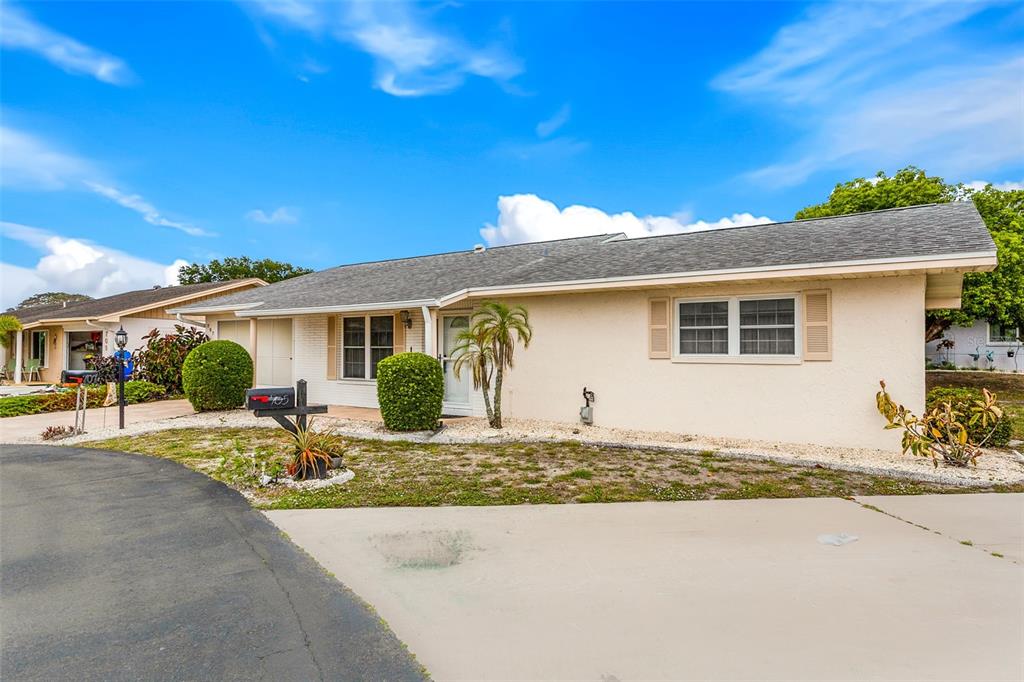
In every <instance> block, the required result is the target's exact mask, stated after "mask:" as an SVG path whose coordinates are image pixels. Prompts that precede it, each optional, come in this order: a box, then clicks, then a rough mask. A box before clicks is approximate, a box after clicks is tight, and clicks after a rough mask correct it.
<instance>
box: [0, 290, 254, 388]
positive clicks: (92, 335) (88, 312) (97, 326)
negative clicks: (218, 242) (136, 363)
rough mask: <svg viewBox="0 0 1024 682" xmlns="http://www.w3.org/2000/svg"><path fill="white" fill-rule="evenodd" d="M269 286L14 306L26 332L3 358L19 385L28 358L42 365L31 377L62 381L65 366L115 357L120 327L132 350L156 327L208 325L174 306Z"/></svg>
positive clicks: (155, 292)
mask: <svg viewBox="0 0 1024 682" xmlns="http://www.w3.org/2000/svg"><path fill="white" fill-rule="evenodd" d="M265 285H266V282H264V281H263V280H261V279H256V278H249V279H238V280H232V281H230V282H204V283H202V284H186V285H183V286H169V287H153V288H151V289H140V290H139V291H129V292H126V293H123V294H116V295H114V296H106V297H104V298H97V299H93V300H90V301H80V302H78V303H68V304H66V305H62V304H55V305H45V306H38V307H34V308H25V309H22V310H13V311H10V314H11V315H14V316H15V317H17V318H18V321H19V322H21V325H22V332H21V333H20V334H14V337H15V338H14V342H13V343H11V344H10V351H8V352H9V354H10V356H11V357H4V358H3V362H4V364H5V365H6V364H7V363H9V362H10V360H11V359H13V360H14V365H15V366H14V373H13V377H12V378H13V379H14V381H15V383H20V382H21V380H22V378H23V377H22V371H23V369H24V368H25V366H26V365H27V364H28V362H29V361H33V364H34V363H35V362H38V363H39V366H40V371H39V376H38V377H36V376H32V377H31V379H32V380H37V379H38V380H39V381H43V382H57V381H60V375H61V372H62V371H63V370H65V369H86V363H85V359H86V357H88V356H91V355H94V354H97V353H99V354H101V355H110V354H112V353H113V352H114V351H115V350H117V348H116V347H115V345H114V332H116V331H117V330H118V329H119V328H121V327H124V330H125V331H126V332H127V333H128V345H127V349H128V350H132V351H133V350H135V349H137V348H139V347H141V346H142V345H143V344H144V341H143V338H142V337H143V336H145V335H146V334H148V333H149V332H150V331H152V330H153V329H157V330H159V331H160V332H161V333H165V332H169V331H173V330H174V326H175V325H178V324H182V325H184V326H186V327H188V326H192V327H199V328H201V327H203V324H204V321H203V320H202V318H185V316H178V315H175V314H172V313H170V312H168V310H167V309H168V308H169V307H172V306H180V305H185V304H198V303H201V302H203V301H205V300H207V299H210V298H218V297H220V296H223V295H225V294H230V293H238V292H242V291H246V290H250V289H253V288H255V287H260V286H265ZM25 378H26V379H28V378H29V377H25Z"/></svg>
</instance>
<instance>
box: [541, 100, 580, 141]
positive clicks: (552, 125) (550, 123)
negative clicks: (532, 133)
mask: <svg viewBox="0 0 1024 682" xmlns="http://www.w3.org/2000/svg"><path fill="white" fill-rule="evenodd" d="M571 115H572V108H571V107H570V106H569V105H568V104H563V105H562V108H561V109H559V110H558V111H556V112H555V114H554V115H553V116H552V117H551V118H549V119H545V120H543V121H541V122H540V123H538V124H537V136H538V137H548V136H549V135H551V134H553V133H554V132H555V131H557V130H558V129H559V128H561V127H562V126H564V125H565V124H566V123H568V122H569V116H571Z"/></svg>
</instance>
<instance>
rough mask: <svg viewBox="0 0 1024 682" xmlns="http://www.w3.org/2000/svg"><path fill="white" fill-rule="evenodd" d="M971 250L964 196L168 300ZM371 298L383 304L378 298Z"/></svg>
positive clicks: (430, 259)
mask: <svg viewBox="0 0 1024 682" xmlns="http://www.w3.org/2000/svg"><path fill="white" fill-rule="evenodd" d="M972 257H973V258H981V259H983V260H984V262H983V263H981V264H980V266H979V267H983V268H987V269H990V268H991V267H992V266H994V265H995V244H994V243H993V241H992V238H991V236H990V235H989V232H988V229H987V228H986V227H985V224H984V222H983V221H982V219H981V216H980V215H979V214H978V211H977V209H976V208H975V207H974V205H973V204H972V203H970V202H958V203H949V204H929V205H925V206H914V207H908V208H899V209H888V210H882V211H873V212H870V213H857V214H851V215H843V216H835V217H829V218H816V219H810V220H798V221H790V222H784V223H769V224H765V225H752V226H747V227H736V228H726V229H718V230H707V231H701V232H686V233H681V234H672V235H663V236H652V237H642V238H635V239H628V238H626V237H625V235H621V234H619V235H600V236H592V237H580V238H575V239H563V240H556V241H549V242H533V243H527V244H516V245H512V246H501V247H494V248H490V249H486V250H484V251H482V252H477V251H457V252H452V253H441V254H436V255H430V256H419V257H415V258H399V259H395V260H386V261H377V262H370V263H358V264H354V265H343V266H340V267H336V268H331V269H328V270H323V271H321V272H316V273H312V274H309V275H304V276H302V277H296V278H294V279H289V280H285V281H283V282H278V283H276V284H272V285H270V286H267V287H263V288H260V289H258V290H252V291H245V292H239V293H236V294H233V295H229V296H225V297H221V298H217V299H213V300H211V301H206V302H203V303H200V304H197V305H194V306H184V307H181V308H178V309H175V311H179V310H180V311H182V312H186V311H191V312H197V313H198V312H204V311H209V312H212V311H214V310H237V311H242V314H244V315H258V314H260V313H261V312H264V311H288V310H299V309H316V308H344V307H346V306H349V307H357V306H370V305H376V304H388V303H396V304H404V305H406V306H408V305H437V304H438V301H441V300H442V299H450V298H451V297H453V296H455V295H457V294H458V293H459V292H465V291H467V290H472V289H482V288H500V287H526V286H529V285H540V284H544V285H548V284H557V283H575V282H595V281H608V280H616V279H621V280H625V279H636V278H655V277H659V276H670V275H690V274H695V273H713V272H725V271H728V272H754V271H759V270H765V269H779V270H785V269H792V268H795V267H799V266H825V265H839V264H851V263H857V264H868V265H877V266H878V267H875V268H874V269H875V270H883V269H885V268H883V267H882V265H884V264H886V263H893V262H916V261H920V262H921V263H926V262H928V261H940V260H943V259H945V260H949V259H965V258H972ZM381 307H384V306H383V305H382V306H381Z"/></svg>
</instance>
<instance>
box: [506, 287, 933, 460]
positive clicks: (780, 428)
mask: <svg viewBox="0 0 1024 682" xmlns="http://www.w3.org/2000/svg"><path fill="white" fill-rule="evenodd" d="M817 288H829V289H831V290H832V324H833V334H834V347H833V359H832V361H830V362H803V363H801V364H795V365H760V364H703V363H680V362H673V361H672V360H651V359H649V358H648V357H647V345H646V344H647V299H648V297H649V296H651V295H652V292H651V291H641V290H637V291H620V292H609V293H595V294H579V295H569V296H543V297H529V298H524V299H521V300H517V301H510V302H514V303H521V304H523V305H525V306H527V308H528V309H529V313H530V321H531V324H532V326H533V330H534V339H533V343H532V344H531V345H530V347H529V348H528V349H525V350H517V352H516V353H517V354H516V364H515V368H514V369H513V370H512V371H511V372H510V374H509V376H508V378H507V379H506V391H507V392H506V393H505V397H504V400H505V413H506V415H508V416H511V417H523V418H537V419H547V420H555V421H564V422H576V421H578V419H579V407H580V406H581V405H582V404H583V401H582V397H581V395H580V393H581V391H582V389H583V386H587V387H588V388H590V389H592V390H594V391H595V392H596V394H597V402H596V405H595V411H594V416H595V423H596V424H599V425H602V426H615V427H626V428H635V429H644V430H662V431H672V432H679V433H694V434H702V435H711V436H726V437H733V438H754V439H764V440H777V441H788V442H806V443H822V444H835V445H844V446H857V447H879V448H886V449H898V447H899V436H898V434H897V433H896V432H893V431H888V432H886V431H883V430H882V425H883V422H882V418H881V417H880V416H879V415H878V413H877V412H876V410H875V406H874V394H875V392H876V391H877V388H878V380H879V379H881V378H884V379H885V380H886V382H887V384H888V385H889V388H890V392H891V393H892V395H893V396H894V398H896V399H897V400H899V401H902V402H903V403H904V404H906V405H907V406H908V407H910V408H911V409H912V410H914V411H918V410H920V409H921V407H922V406H923V403H924V392H925V385H924V342H923V341H924V332H923V330H924V314H925V313H924V292H925V278H924V276H918V275H914V276H903V277H887V278H875V279H856V280H853V279H848V280H831V281H827V282H800V283H785V282H781V283H775V284H758V285H756V286H738V285H726V286H714V287H699V288H693V287H691V288H689V289H674V290H670V291H667V290H662V291H664V292H665V293H662V291H659V292H657V295H665V294H666V293H667V294H668V295H671V296H682V297H686V296H716V295H724V296H729V295H745V294H762V293H771V292H780V293H781V292H787V293H788V292H795V291H799V290H802V289H817Z"/></svg>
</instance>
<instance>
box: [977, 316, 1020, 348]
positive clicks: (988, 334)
mask: <svg viewBox="0 0 1024 682" xmlns="http://www.w3.org/2000/svg"><path fill="white" fill-rule="evenodd" d="M992 327H993V325H992V323H991V322H986V323H985V341H987V343H986V344H985V345H988V346H1016V345H1017V341H1016V340H1013V341H993V340H992ZM1015 331H1016V332H1017V334H1016V335H1017V338H1020V329H1016V330H1015Z"/></svg>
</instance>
